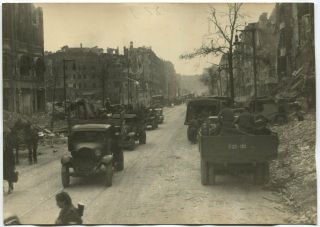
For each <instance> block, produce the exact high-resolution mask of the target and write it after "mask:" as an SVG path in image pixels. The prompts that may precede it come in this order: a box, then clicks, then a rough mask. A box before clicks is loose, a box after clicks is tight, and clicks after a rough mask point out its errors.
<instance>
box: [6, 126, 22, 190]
mask: <svg viewBox="0 0 320 227" xmlns="http://www.w3.org/2000/svg"><path fill="white" fill-rule="evenodd" d="M3 179H4V180H6V181H7V182H8V184H9V189H8V193H9V194H10V193H11V192H12V191H13V183H14V182H17V181H18V172H15V158H14V153H13V145H12V132H11V130H10V129H9V128H8V127H4V129H3Z"/></svg>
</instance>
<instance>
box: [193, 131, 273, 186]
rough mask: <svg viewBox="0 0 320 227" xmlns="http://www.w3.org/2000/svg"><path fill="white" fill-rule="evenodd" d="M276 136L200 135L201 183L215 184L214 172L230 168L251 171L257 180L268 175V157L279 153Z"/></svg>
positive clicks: (259, 181)
mask: <svg viewBox="0 0 320 227" xmlns="http://www.w3.org/2000/svg"><path fill="white" fill-rule="evenodd" d="M278 144H279V140H278V136H277V135H276V134H272V135H230V136H229V135H228V136H225V135H223V136H222V135H218V136H205V135H200V139H199V150H200V155H201V183H202V184H203V185H208V184H215V176H216V175H217V174H221V173H225V172H227V171H230V170H235V171H237V172H239V171H243V172H253V174H254V181H255V183H256V184H264V183H266V182H267V181H268V179H269V161H270V160H272V159H275V158H276V157H277V153H278Z"/></svg>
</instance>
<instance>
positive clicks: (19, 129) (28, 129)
mask: <svg viewBox="0 0 320 227" xmlns="http://www.w3.org/2000/svg"><path fill="white" fill-rule="evenodd" d="M10 134H11V135H12V136H11V138H12V140H11V141H12V146H13V148H15V150H16V164H19V148H20V145H23V144H24V145H26V146H27V148H28V151H29V152H28V159H29V164H32V162H34V163H37V161H38V158H37V155H38V154H37V149H38V142H39V135H38V130H37V129H36V128H35V127H34V126H33V125H32V124H31V122H30V121H28V120H23V119H19V120H18V121H16V123H15V124H14V126H13V127H12V130H11V133H10Z"/></svg>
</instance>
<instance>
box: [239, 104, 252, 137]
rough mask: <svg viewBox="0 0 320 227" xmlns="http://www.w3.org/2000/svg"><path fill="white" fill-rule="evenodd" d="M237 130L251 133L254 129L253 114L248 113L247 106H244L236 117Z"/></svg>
mask: <svg viewBox="0 0 320 227" xmlns="http://www.w3.org/2000/svg"><path fill="white" fill-rule="evenodd" d="M237 123H238V126H239V130H241V131H243V132H246V133H253V132H254V129H255V122H254V116H253V115H252V114H251V113H250V111H249V108H248V107H245V108H244V111H243V112H242V113H241V114H240V115H239V118H238V121H237Z"/></svg>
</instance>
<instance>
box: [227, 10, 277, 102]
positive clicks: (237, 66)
mask: <svg viewBox="0 0 320 227" xmlns="http://www.w3.org/2000/svg"><path fill="white" fill-rule="evenodd" d="M272 18H273V17H270V18H268V15H267V13H263V14H262V15H261V16H260V17H259V21H258V22H256V23H249V24H248V25H247V26H246V27H245V28H244V30H243V31H242V32H241V33H240V34H239V36H238V37H237V40H236V43H235V46H236V47H235V51H234V56H233V60H234V64H233V66H234V84H235V86H234V87H235V96H236V100H237V101H246V100H248V99H250V98H251V97H254V67H253V59H254V58H255V60H256V78H257V82H256V83H257V96H258V97H259V96H268V95H269V94H270V93H271V92H272V91H273V89H274V88H275V86H276V85H277V81H278V79H277V72H276V53H277V42H276V40H277V39H276V35H275V22H274V20H272ZM253 36H255V37H253ZM253 45H255V49H256V51H255V56H254V52H253V47H254V46H253Z"/></svg>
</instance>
